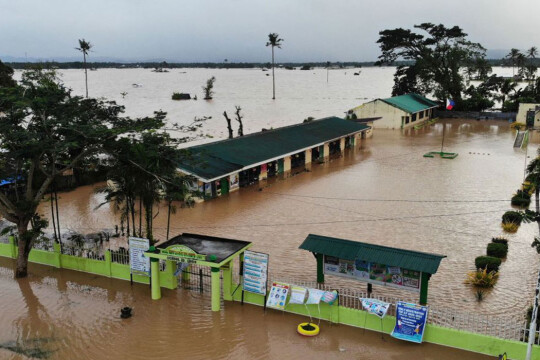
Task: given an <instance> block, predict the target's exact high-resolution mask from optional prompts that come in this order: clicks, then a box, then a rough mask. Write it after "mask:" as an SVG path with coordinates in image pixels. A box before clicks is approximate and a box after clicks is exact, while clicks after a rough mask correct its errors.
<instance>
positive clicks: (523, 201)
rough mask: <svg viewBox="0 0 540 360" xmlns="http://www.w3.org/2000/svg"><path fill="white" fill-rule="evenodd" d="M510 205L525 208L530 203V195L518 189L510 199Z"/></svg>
mask: <svg viewBox="0 0 540 360" xmlns="http://www.w3.org/2000/svg"><path fill="white" fill-rule="evenodd" d="M510 202H511V204H512V205H514V206H519V207H521V208H527V207H529V205H530V204H531V195H529V194H528V193H527V192H525V191H523V190H518V191H517V192H516V194H515V195H514V196H512V200H511V201H510Z"/></svg>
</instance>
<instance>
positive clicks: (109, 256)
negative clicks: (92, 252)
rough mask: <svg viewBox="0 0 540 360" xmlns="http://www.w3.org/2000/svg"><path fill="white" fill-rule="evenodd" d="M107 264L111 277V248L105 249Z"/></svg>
mask: <svg viewBox="0 0 540 360" xmlns="http://www.w3.org/2000/svg"><path fill="white" fill-rule="evenodd" d="M55 245H56V244H55ZM105 265H106V266H107V274H109V277H111V276H112V258H111V250H105Z"/></svg>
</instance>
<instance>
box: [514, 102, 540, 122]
mask: <svg viewBox="0 0 540 360" xmlns="http://www.w3.org/2000/svg"><path fill="white" fill-rule="evenodd" d="M516 121H517V122H520V123H524V124H527V127H534V128H540V104H532V103H520V104H519V109H518V113H517V116H516Z"/></svg>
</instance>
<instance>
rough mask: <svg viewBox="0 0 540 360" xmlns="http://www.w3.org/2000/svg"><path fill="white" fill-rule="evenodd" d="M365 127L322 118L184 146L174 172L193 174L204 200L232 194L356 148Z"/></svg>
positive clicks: (335, 119)
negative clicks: (184, 158)
mask: <svg viewBox="0 0 540 360" xmlns="http://www.w3.org/2000/svg"><path fill="white" fill-rule="evenodd" d="M369 129H370V127H369V126H367V125H366V124H359V123H355V122H352V121H348V120H345V119H341V118H338V117H327V118H323V119H319V120H312V121H308V122H304V123H300V124H296V125H291V126H285V127H281V128H277V129H271V130H266V131H261V132H258V133H253V134H249V135H245V136H239V137H236V138H233V139H227V140H222V141H216V142H211V143H208V144H203V145H198V146H193V147H190V148H187V150H188V153H189V157H188V158H187V159H186V160H185V161H183V162H182V163H181V164H179V166H178V167H179V171H181V172H182V173H185V174H189V175H192V176H194V177H195V178H196V179H197V180H198V184H197V186H198V187H199V190H200V192H201V193H203V194H204V197H205V198H213V197H216V196H220V195H224V194H227V193H229V192H230V191H234V190H237V189H238V188H239V187H244V186H247V185H250V184H253V183H256V182H258V181H259V180H264V179H267V178H271V177H274V176H278V175H283V176H288V175H289V174H290V173H291V172H294V171H303V170H304V169H309V168H310V167H311V164H312V162H313V161H325V160H326V159H328V157H329V156H332V155H333V154H339V153H342V152H344V151H345V149H346V148H354V147H357V146H358V147H359V146H360V143H361V139H362V137H363V135H365V132H366V131H368V130H369Z"/></svg>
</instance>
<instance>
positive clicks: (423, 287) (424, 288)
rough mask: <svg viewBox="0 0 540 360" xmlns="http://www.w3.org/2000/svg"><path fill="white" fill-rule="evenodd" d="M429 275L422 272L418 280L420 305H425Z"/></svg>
mask: <svg viewBox="0 0 540 360" xmlns="http://www.w3.org/2000/svg"><path fill="white" fill-rule="evenodd" d="M430 277H431V275H430V274H428V273H424V272H423V273H422V281H421V282H420V305H427V292H428V285H429V278H430Z"/></svg>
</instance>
